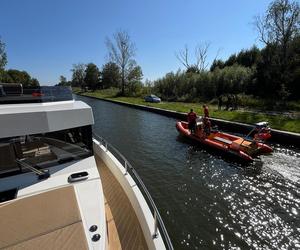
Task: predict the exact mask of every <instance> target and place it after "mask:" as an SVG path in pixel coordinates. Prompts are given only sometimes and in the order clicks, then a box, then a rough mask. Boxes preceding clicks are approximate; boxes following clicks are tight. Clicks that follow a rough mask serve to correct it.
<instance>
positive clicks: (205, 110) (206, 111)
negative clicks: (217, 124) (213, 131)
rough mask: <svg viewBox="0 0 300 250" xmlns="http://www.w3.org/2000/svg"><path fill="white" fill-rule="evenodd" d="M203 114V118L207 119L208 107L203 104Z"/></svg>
mask: <svg viewBox="0 0 300 250" xmlns="http://www.w3.org/2000/svg"><path fill="white" fill-rule="evenodd" d="M202 107H203V113H204V117H207V118H209V111H208V107H207V106H206V105H205V104H204V105H203V106H202Z"/></svg>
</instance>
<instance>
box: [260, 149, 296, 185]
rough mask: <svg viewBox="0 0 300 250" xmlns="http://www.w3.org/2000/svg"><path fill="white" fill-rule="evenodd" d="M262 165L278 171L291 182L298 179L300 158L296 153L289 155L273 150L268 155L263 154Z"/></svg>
mask: <svg viewBox="0 0 300 250" xmlns="http://www.w3.org/2000/svg"><path fill="white" fill-rule="evenodd" d="M263 158H264V159H263V161H264V166H265V167H268V168H270V169H271V170H274V171H276V172H278V173H279V174H280V175H282V176H283V177H284V178H286V179H289V180H291V181H293V182H299V181H300V158H299V156H297V153H295V154H294V155H289V154H285V153H281V152H274V153H273V154H272V155H270V156H263Z"/></svg>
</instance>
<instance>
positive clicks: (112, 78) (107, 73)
mask: <svg viewBox="0 0 300 250" xmlns="http://www.w3.org/2000/svg"><path fill="white" fill-rule="evenodd" d="M120 83H121V72H120V68H119V66H118V65H117V64H116V63H114V62H108V63H106V64H104V66H103V68H102V84H103V88H110V87H119V86H120Z"/></svg>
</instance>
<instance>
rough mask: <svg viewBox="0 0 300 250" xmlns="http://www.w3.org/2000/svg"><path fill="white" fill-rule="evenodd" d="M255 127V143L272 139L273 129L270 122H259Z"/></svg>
mask: <svg viewBox="0 0 300 250" xmlns="http://www.w3.org/2000/svg"><path fill="white" fill-rule="evenodd" d="M255 126H256V127H255V134H254V140H255V141H265V140H267V139H269V138H270V137H271V128H270V127H269V124H268V122H258V123H256V124H255Z"/></svg>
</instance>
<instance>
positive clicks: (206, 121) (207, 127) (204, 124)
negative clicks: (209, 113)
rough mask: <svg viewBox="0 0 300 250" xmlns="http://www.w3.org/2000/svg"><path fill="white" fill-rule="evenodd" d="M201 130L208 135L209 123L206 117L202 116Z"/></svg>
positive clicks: (209, 130)
mask: <svg viewBox="0 0 300 250" xmlns="http://www.w3.org/2000/svg"><path fill="white" fill-rule="evenodd" d="M203 130H204V133H205V134H206V136H208V135H210V132H211V123H210V120H209V118H208V117H204V118H203Z"/></svg>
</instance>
